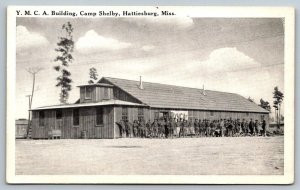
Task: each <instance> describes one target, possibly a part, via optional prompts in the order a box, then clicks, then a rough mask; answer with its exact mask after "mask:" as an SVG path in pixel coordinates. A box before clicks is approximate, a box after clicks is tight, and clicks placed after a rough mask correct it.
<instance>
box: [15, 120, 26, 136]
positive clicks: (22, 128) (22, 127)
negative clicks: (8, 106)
mask: <svg viewBox="0 0 300 190" xmlns="http://www.w3.org/2000/svg"><path fill="white" fill-rule="evenodd" d="M15 127H16V128H15V135H16V138H17V139H24V138H26V137H27V127H28V120H27V119H18V120H16V126H15Z"/></svg>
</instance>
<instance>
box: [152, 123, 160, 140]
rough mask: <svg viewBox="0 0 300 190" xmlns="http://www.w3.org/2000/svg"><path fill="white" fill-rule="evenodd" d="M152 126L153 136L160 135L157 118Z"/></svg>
mask: <svg viewBox="0 0 300 190" xmlns="http://www.w3.org/2000/svg"><path fill="white" fill-rule="evenodd" d="M152 128H153V137H155V138H157V137H158V128H159V127H158V122H157V119H155V120H154V122H153V123H152Z"/></svg>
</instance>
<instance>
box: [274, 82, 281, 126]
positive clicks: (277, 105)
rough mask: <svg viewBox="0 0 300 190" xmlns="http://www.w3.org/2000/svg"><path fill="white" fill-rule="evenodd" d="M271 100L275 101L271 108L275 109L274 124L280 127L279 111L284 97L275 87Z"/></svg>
mask: <svg viewBox="0 0 300 190" xmlns="http://www.w3.org/2000/svg"><path fill="white" fill-rule="evenodd" d="M273 98H274V99H275V100H274V102H273V107H274V108H275V116H276V122H277V126H278V127H280V109H281V104H282V102H283V98H284V95H283V93H282V92H281V91H279V90H278V87H277V86H276V87H275V88H274V92H273Z"/></svg>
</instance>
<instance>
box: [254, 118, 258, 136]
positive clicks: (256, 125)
mask: <svg viewBox="0 0 300 190" xmlns="http://www.w3.org/2000/svg"><path fill="white" fill-rule="evenodd" d="M254 130H255V135H257V136H258V131H259V130H258V120H257V119H256V120H255V123H254Z"/></svg>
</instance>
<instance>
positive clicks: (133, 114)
mask: <svg viewBox="0 0 300 190" xmlns="http://www.w3.org/2000/svg"><path fill="white" fill-rule="evenodd" d="M127 108H128V120H129V121H130V122H133V121H134V120H137V119H138V107H127ZM143 109H144V120H145V121H148V120H149V119H150V121H151V122H153V121H154V115H155V114H154V113H155V112H160V111H164V112H167V111H170V109H158V108H157V109H156V108H151V109H149V108H143ZM185 111H188V116H189V118H192V119H196V118H197V119H201V120H203V119H209V120H217V119H229V118H231V119H238V118H239V119H241V120H242V119H246V120H248V121H249V120H250V118H252V119H253V120H256V119H257V120H258V121H261V117H262V116H263V117H264V118H265V120H266V123H267V128H268V126H269V115H268V114H265V113H245V112H220V111H203V110H185ZM44 112H45V122H44V123H45V125H44V126H39V112H38V111H33V114H32V138H47V137H48V131H49V130H51V129H55V128H56V129H58V126H59V125H57V121H56V112H55V110H45V111H44ZM211 113H213V114H211ZM121 119H122V106H117V107H112V106H105V107H103V123H104V124H103V126H99V127H98V126H97V127H96V107H87V108H79V125H78V126H73V110H72V109H63V111H62V121H61V122H62V124H61V127H60V128H61V131H62V138H64V139H70V138H71V139H77V138H81V132H82V131H84V130H85V131H86V132H87V138H119V137H120V131H119V127H118V126H117V124H116V122H119V121H120V120H121Z"/></svg>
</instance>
